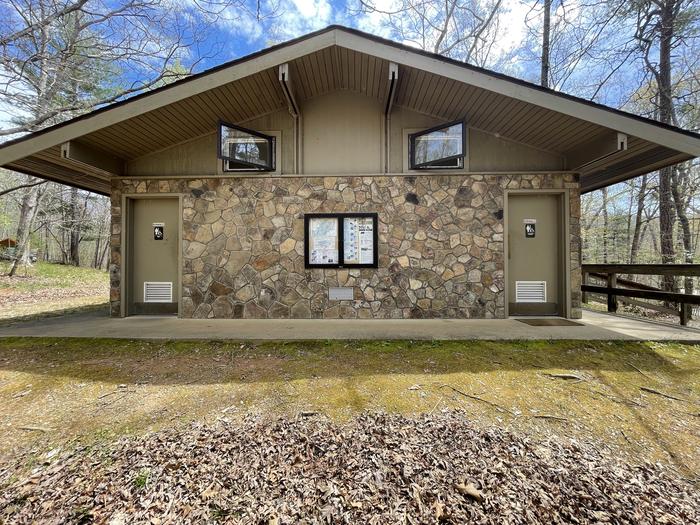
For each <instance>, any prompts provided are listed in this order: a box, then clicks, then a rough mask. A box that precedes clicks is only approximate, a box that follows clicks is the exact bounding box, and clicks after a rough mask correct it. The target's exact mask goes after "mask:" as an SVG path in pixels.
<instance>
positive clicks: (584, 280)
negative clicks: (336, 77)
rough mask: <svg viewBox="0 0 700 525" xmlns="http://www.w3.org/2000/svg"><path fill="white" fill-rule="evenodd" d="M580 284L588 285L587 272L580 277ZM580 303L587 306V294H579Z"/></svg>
mask: <svg viewBox="0 0 700 525" xmlns="http://www.w3.org/2000/svg"><path fill="white" fill-rule="evenodd" d="M581 282H582V283H583V284H588V272H583V274H582V275H581ZM581 302H582V303H583V304H588V292H581Z"/></svg>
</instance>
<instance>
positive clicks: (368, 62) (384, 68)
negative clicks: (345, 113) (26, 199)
mask: <svg viewBox="0 0 700 525" xmlns="http://www.w3.org/2000/svg"><path fill="white" fill-rule="evenodd" d="M390 62H393V63H396V64H399V67H400V68H402V69H403V71H402V73H401V74H400V76H399V97H401V95H403V97H404V99H403V100H400V101H399V105H401V104H403V105H406V106H409V107H411V108H412V109H415V110H417V111H419V112H424V113H428V114H432V115H434V116H438V117H441V118H445V119H446V120H450V119H451V118H452V116H453V114H460V115H464V113H466V115H467V118H468V121H469V123H470V125H472V124H475V127H477V126H476V125H477V124H478V125H479V126H478V127H481V129H485V130H486V131H494V130H495V132H497V133H499V134H502V135H503V136H504V137H507V138H512V139H513V140H522V141H523V142H526V143H528V144H532V145H534V146H535V147H539V148H541V149H547V150H550V151H555V152H557V153H560V154H562V155H563V154H565V153H566V152H567V151H570V150H572V148H576V147H577V146H578V147H580V146H584V147H585V145H586V144H587V143H588V141H591V140H594V139H595V138H596V137H599V136H601V135H602V134H603V133H604V132H606V131H611V130H612V131H618V132H622V133H625V134H628V135H630V136H631V140H630V142H631V143H630V144H629V148H628V150H629V152H624V154H620V155H617V156H616V157H615V158H614V159H608V160H607V161H605V162H598V163H593V164H592V165H590V166H587V167H586V171H585V172H582V181H583V182H582V183H583V186H584V189H586V190H591V189H595V188H596V187H600V186H603V185H607V184H608V183H612V182H616V181H618V180H624V179H626V178H630V177H632V176H635V175H638V174H641V173H645V172H649V171H652V170H654V169H658V168H659V167H662V166H665V165H670V164H675V163H677V162H680V161H683V160H687V159H690V158H693V157H696V156H700V135H699V134H697V133H693V132H690V131H686V130H683V129H680V128H677V127H674V126H670V125H665V124H662V123H659V122H656V121H653V120H650V119H647V118H644V117H640V116H638V115H633V114H630V113H626V112H624V111H621V110H617V109H613V108H609V107H606V106H603V105H601V104H597V103H594V102H591V101H588V100H585V99H581V98H578V97H574V96H572V95H568V94H565V93H560V92H557V91H554V90H551V89H547V88H543V87H541V86H539V85H535V84H532V83H529V82H526V81H523V80H520V79H516V78H512V77H509V76H507V75H503V74H500V73H496V72H493V71H489V70H486V69H483V68H480V67H476V66H472V65H469V64H465V63H463V62H459V61H457V60H454V59H450V58H447V57H443V56H441V55H436V54H433V53H429V52H426V51H422V50H419V49H416V48H412V47H408V46H405V45H403V44H399V43H396V42H393V41H390V40H386V39H383V38H380V37H377V36H374V35H370V34H367V33H364V32H362V31H359V30H356V29H350V28H346V27H343V26H337V25H333V26H329V27H327V28H325V29H322V30H319V31H316V32H314V33H310V34H307V35H305V36H302V37H299V38H296V39H294V40H290V41H288V42H285V43H282V44H279V45H276V46H272V47H270V48H267V49H264V50H261V51H258V52H256V53H253V54H251V55H248V56H246V57H242V58H239V59H237V60H233V61H231V62H227V63H225V64H222V65H220V66H218V67H215V68H212V69H209V70H207V71H204V72H202V73H199V74H195V75H192V76H190V77H187V78H184V79H182V80H179V81H177V82H174V83H172V84H169V85H166V86H163V87H160V88H158V89H154V90H152V91H149V92H145V93H142V94H140V95H137V96H134V97H131V98H128V99H125V100H123V101H119V102H116V103H114V104H111V105H109V106H105V107H102V108H99V109H96V110H94V111H92V112H90V113H87V114H84V115H81V116H78V117H76V118H74V119H72V120H69V121H66V122H63V123H60V124H57V125H54V126H51V127H48V128H45V129H42V130H40V131H37V132H34V133H31V134H28V135H25V136H23V137H20V138H18V139H15V140H12V141H8V142H6V143H4V144H2V145H0V165H1V166H5V167H8V168H10V169H15V170H17V171H22V172H25V173H30V174H33V175H37V176H40V177H44V178H49V179H52V180H59V181H61V182H66V183H69V184H73V185H76V186H80V187H84V188H86V189H91V190H93V191H98V192H101V193H108V192H109V180H108V179H109V174H105V173H103V172H102V170H99V169H96V170H92V169H90V168H89V167H86V166H84V165H80V166H76V165H73V164H71V163H70V161H67V160H65V159H61V155H60V145H61V144H62V143H64V142H67V141H70V140H75V139H80V140H84V141H86V143H89V144H92V145H94V146H95V147H97V148H98V149H99V150H101V151H106V152H108V153H111V154H113V155H115V156H116V157H120V158H124V159H126V160H129V159H132V158H136V157H138V156H139V155H142V154H145V153H146V152H148V151H149V149H148V148H151V150H152V149H153V148H156V149H158V148H159V147H160V148H162V147H166V146H167V145H171V144H175V143H177V141H178V140H180V141H182V140H187V138H193V137H195V136H197V133H199V135H201V134H202V133H203V132H204V130H205V129H210V127H211V117H210V115H209V114H208V113H207V111H208V110H212V111H213V113H215V114H218V115H219V118H220V117H221V116H227V115H222V112H227V111H228V112H229V116H228V119H229V120H232V121H243V120H246V118H252V117H253V116H255V115H256V114H262V113H264V112H269V111H271V110H274V109H279V108H282V107H284V106H285V101H284V96H283V93H282V92H281V90H280V86H279V85H278V82H277V78H276V75H277V72H276V69H275V68H276V67H277V66H279V65H280V64H283V63H291V64H293V65H294V73H295V76H297V77H298V78H300V79H303V80H305V82H304V81H302V82H299V83H298V84H297V86H298V87H299V90H300V91H301V93H302V97H310V96H315V95H317V94H321V93H323V92H324V91H330V90H332V89H339V88H343V89H353V90H359V91H366V92H367V93H368V94H370V95H371V96H377V97H379V98H382V97H384V96H386V90H387V87H386V86H385V85H384V84H382V83H381V82H380V81H379V80H375V79H376V78H377V77H379V78H381V77H382V75H383V74H384V73H387V72H388V64H389V63H390ZM355 69H356V70H357V71H355ZM387 74H388V73H387ZM370 77H372V78H370ZM383 78H388V77H387V76H383ZM368 84H371V85H369V86H368ZM402 90H403V91H402ZM251 92H254V93H256V95H255V96H254V97H252V96H250V93H251ZM426 93H429V96H426ZM232 101H233V102H232ZM217 106H218V107H217ZM484 108H488V110H487V109H484ZM493 108H496V109H493ZM183 111H186V112H189V113H188V114H193V113H192V112H201V115H199V114H198V117H199V119H194V120H193V121H191V122H187V121H186V120H187V119H183V118H181V117H180V116H179V113H180V112H183ZM212 111H210V113H211V112H212ZM530 119H532V120H530ZM168 121H169V122H171V123H172V124H174V128H173V127H172V126H165V125H164V123H165V122H168ZM137 124H138V125H137ZM143 125H152V126H155V127H156V128H157V127H158V126H159V125H160V126H161V127H160V129H161V134H163V135H164V136H163V137H162V140H160V141H159V140H157V139H156V138H154V137H148V136H141V137H138V136H137V135H138V133H139V131H138V130H140V129H142V128H141V127H140V126H143ZM207 126H210V127H207ZM180 128H181V129H180ZM535 128H536V129H535ZM503 130H505V131H504V132H502V131H503ZM501 132H502V133H501ZM556 132H561V136H554V133H556ZM131 135H134V136H133V137H131ZM188 135H189V136H188ZM130 139H133V140H130ZM149 139H150V142H149Z"/></svg>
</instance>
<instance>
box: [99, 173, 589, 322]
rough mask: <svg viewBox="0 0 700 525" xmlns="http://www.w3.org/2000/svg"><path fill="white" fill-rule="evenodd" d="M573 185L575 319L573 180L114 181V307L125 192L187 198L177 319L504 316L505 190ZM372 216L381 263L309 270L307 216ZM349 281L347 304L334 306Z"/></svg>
mask: <svg viewBox="0 0 700 525" xmlns="http://www.w3.org/2000/svg"><path fill="white" fill-rule="evenodd" d="M539 188H569V189H570V211H571V221H570V225H571V231H570V234H571V250H570V253H571V297H572V317H580V297H581V294H580V284H581V277H580V261H579V257H580V237H579V214H580V204H579V191H578V188H579V184H578V179H577V177H576V176H575V175H568V174H567V175H561V174H542V175H512V176H511V175H459V176H457V175H435V174H431V175H421V176H386V177H383V176H371V177H362V176H357V177H353V176H338V177H276V178H261V177H249V178H246V177H239V178H208V179H165V180H163V179H161V180H156V179H153V180H138V179H128V178H124V179H116V178H115V179H113V191H112V218H113V224H112V233H113V235H112V259H111V268H110V270H111V276H112V288H111V304H112V314H113V315H119V312H120V299H121V297H120V286H119V284H120V278H121V213H122V210H121V196H122V194H132V193H179V194H182V195H183V217H182V221H183V223H182V225H183V227H182V235H183V272H182V280H183V282H182V304H181V314H182V316H183V317H196V318H212V317H215V318H265V317H269V318H284V317H293V318H321V317H326V318H354V317H359V318H423V317H444V318H501V317H504V315H505V300H506V298H505V292H504V258H503V257H504V252H503V246H504V243H503V239H504V232H503V229H504V224H503V200H504V190H506V189H539ZM359 211H363V212H377V213H378V215H379V268H378V269H341V270H338V269H314V270H307V269H305V268H304V214H305V213H312V212H359ZM331 286H351V287H353V288H354V293H355V298H354V301H340V302H339V301H329V299H328V288H329V287H331Z"/></svg>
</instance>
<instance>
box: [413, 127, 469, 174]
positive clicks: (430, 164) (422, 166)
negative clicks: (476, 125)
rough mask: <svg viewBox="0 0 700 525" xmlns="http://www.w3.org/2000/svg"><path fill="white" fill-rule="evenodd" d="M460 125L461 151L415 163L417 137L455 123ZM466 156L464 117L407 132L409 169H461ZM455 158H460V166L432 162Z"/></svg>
mask: <svg viewBox="0 0 700 525" xmlns="http://www.w3.org/2000/svg"><path fill="white" fill-rule="evenodd" d="M457 124H459V125H461V126H462V153H461V154H459V155H451V156H449V157H444V158H441V159H439V160H437V161H430V162H422V163H420V164H416V157H415V153H416V148H415V140H416V138H418V137H422V136H423V135H429V134H430V133H433V132H435V131H439V130H441V129H445V128H451V127H452V126H455V125H457ZM466 156H467V126H466V124H465V123H464V119H458V120H454V121H452V122H447V123H445V124H439V125H437V126H433V127H431V128H428V129H424V130H421V131H417V132H415V133H409V134H408V162H409V169H411V170H462V169H464V166H465V157H466ZM456 159H462V165H461V166H434V165H433V163H434V162H445V161H448V160H456Z"/></svg>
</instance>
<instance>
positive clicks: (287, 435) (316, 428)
mask: <svg viewBox="0 0 700 525" xmlns="http://www.w3.org/2000/svg"><path fill="white" fill-rule="evenodd" d="M21 459H22V458H18V459H17V460H18V461H21ZM2 472H3V470H2V469H0V489H2V490H0V523H41V524H58V523H108V524H111V525H118V524H122V523H150V524H164V523H232V524H238V523H241V524H243V523H245V524H248V523H250V524H267V525H270V524H278V525H282V524H291V523H333V524H335V523H341V524H342V523H348V524H349V523H362V524H364V523H367V524H382V525H384V524H394V523H402V524H403V523H405V524H418V523H426V524H427V523H431V524H434V523H448V524H449V523H454V524H457V523H483V524H491V523H493V524H504V523H513V524H519V523H523V524H539V523H542V524H545V523H546V524H555V523H580V524H585V523H629V524H632V523H634V524H644V523H650V524H651V523H665V524H687V523H698V522H699V521H700V499H699V498H697V487H696V486H695V485H694V484H693V482H692V481H689V480H686V479H684V478H682V477H681V476H680V475H679V474H677V473H676V472H674V471H672V470H670V469H668V468H667V467H664V466H662V465H660V464H651V463H648V462H646V463H642V464H639V465H632V464H629V463H625V462H622V461H620V459H619V458H617V457H615V456H614V455H613V454H611V453H610V452H609V451H607V449H605V448H604V447H601V446H595V445H593V444H591V443H581V442H579V441H576V440H569V441H564V440H561V439H557V438H550V439H548V440H540V441H537V440H533V439H529V438H527V437H525V436H523V435H516V434H513V433H511V432H508V431H506V430H502V429H498V428H495V427H491V428H489V429H483V428H480V427H477V426H476V425H475V424H472V423H471V422H470V421H469V419H468V417H467V415H466V413H465V412H463V411H455V410H444V411H441V412H437V413H434V414H433V413H431V414H424V415H422V416H416V417H407V416H402V415H398V414H396V415H394V414H392V415H389V414H385V413H377V412H371V413H363V414H361V415H359V416H357V417H356V418H354V419H352V420H350V421H349V422H347V423H345V424H338V423H335V422H333V421H332V420H330V419H328V418H326V417H324V416H319V415H316V414H311V413H310V414H304V416H301V415H300V416H299V417H296V418H289V417H287V418H280V419H270V418H263V417H259V416H254V415H248V416H246V417H245V418H244V419H243V420H241V421H237V422H231V421H227V420H220V421H218V422H215V423H211V424H202V423H193V424H191V425H189V426H185V427H179V428H171V429H167V430H162V431H159V432H155V433H151V434H147V435H145V436H142V437H129V438H122V439H120V440H119V441H117V442H115V443H113V444H111V445H100V446H98V447H95V448H86V447H83V448H80V447H78V448H76V449H72V450H66V451H63V452H61V453H56V454H54V455H53V456H52V457H47V458H46V460H45V461H44V464H42V465H40V466H38V467H36V468H35V469H34V470H33V471H32V472H31V473H30V474H29V475H28V476H27V477H25V478H23V479H19V480H16V479H15V480H12V481H11V478H9V477H6V478H5V479H3V474H2ZM5 472H9V469H6V470H5ZM3 485H4V488H3Z"/></svg>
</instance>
